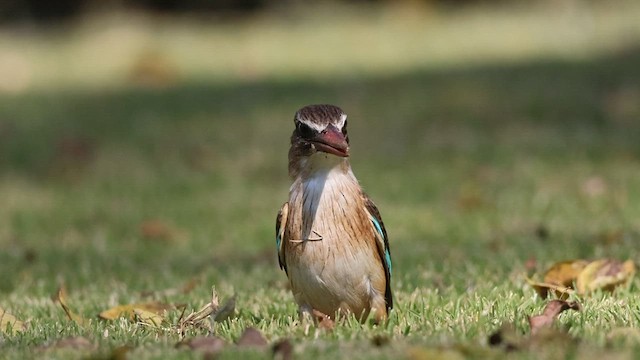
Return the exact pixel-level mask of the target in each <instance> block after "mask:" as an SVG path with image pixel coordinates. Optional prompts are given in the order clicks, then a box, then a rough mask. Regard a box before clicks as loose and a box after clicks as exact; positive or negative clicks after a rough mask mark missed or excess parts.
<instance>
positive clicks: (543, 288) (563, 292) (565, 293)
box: [525, 278, 575, 299]
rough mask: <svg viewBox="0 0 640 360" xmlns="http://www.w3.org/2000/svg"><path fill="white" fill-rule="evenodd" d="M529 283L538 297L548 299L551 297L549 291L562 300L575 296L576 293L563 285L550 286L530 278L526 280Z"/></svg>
mask: <svg viewBox="0 0 640 360" xmlns="http://www.w3.org/2000/svg"><path fill="white" fill-rule="evenodd" d="M525 280H526V281H527V283H529V285H531V287H533V289H534V290H535V291H536V292H537V293H538V295H539V296H540V297H541V298H543V299H546V298H547V296H548V295H549V291H553V292H555V294H556V296H557V297H558V298H560V299H567V298H568V297H569V295H571V294H573V293H574V292H575V291H574V290H573V289H571V288H568V287H566V286H562V285H556V284H549V283H545V282H539V281H535V280H532V279H529V278H525Z"/></svg>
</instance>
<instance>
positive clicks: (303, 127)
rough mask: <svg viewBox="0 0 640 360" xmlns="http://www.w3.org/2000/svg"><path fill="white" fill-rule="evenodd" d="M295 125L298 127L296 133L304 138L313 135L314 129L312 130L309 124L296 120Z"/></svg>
mask: <svg viewBox="0 0 640 360" xmlns="http://www.w3.org/2000/svg"><path fill="white" fill-rule="evenodd" d="M296 127H297V128H298V133H299V134H300V136H302V137H304V138H310V137H312V136H314V135H315V133H316V132H315V130H313V129H312V128H311V127H310V126H309V125H307V124H305V123H303V122H302V121H298V122H297V123H296Z"/></svg>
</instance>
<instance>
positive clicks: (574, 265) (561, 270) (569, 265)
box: [543, 260, 589, 287]
mask: <svg viewBox="0 0 640 360" xmlns="http://www.w3.org/2000/svg"><path fill="white" fill-rule="evenodd" d="M588 264H589V262H588V261H586V260H567V261H561V262H559V263H555V264H553V266H551V267H550V268H549V270H547V272H546V273H545V274H544V280H543V281H544V282H545V283H548V284H554V285H562V286H565V287H573V282H574V281H576V279H577V278H578V274H580V272H581V271H582V270H583V269H584V268H585V267H586V266H587V265H588Z"/></svg>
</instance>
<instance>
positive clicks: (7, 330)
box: [0, 307, 26, 335]
mask: <svg viewBox="0 0 640 360" xmlns="http://www.w3.org/2000/svg"><path fill="white" fill-rule="evenodd" d="M25 329H26V326H25V324H24V322H22V321H20V320H18V319H17V318H16V317H15V316H13V315H11V314H9V313H8V312H6V311H5V310H4V309H3V308H1V307H0V333H3V334H6V335H13V334H15V333H17V332H22V331H24V330H25Z"/></svg>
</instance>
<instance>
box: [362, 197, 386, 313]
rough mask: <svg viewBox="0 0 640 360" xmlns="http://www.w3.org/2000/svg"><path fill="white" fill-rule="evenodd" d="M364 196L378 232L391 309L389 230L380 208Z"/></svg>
mask: <svg viewBox="0 0 640 360" xmlns="http://www.w3.org/2000/svg"><path fill="white" fill-rule="evenodd" d="M362 196H363V198H364V204H365V209H366V210H367V212H368V213H369V218H370V219H371V224H372V225H373V226H374V228H375V230H376V234H377V236H376V239H377V241H376V243H377V246H378V254H379V255H380V261H381V262H382V265H383V266H384V273H385V277H386V280H387V287H386V289H385V294H384V296H385V300H386V302H387V310H390V309H392V308H393V294H392V293H391V250H390V249H389V238H388V237H387V230H386V229H385V228H384V223H383V222H382V217H381V216H380V211H378V208H377V207H376V205H375V204H374V203H373V201H372V200H371V199H370V198H369V197H368V196H367V194H364V193H363V194H362Z"/></svg>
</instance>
